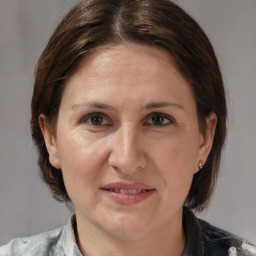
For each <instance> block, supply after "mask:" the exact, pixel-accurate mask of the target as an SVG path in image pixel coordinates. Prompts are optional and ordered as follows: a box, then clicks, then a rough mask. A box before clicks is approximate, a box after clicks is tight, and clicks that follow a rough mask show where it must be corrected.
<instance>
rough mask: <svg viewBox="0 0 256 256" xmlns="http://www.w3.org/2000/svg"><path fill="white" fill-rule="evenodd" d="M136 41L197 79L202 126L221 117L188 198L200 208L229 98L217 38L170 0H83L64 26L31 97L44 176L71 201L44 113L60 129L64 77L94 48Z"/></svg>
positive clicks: (56, 193) (57, 194) (41, 64)
mask: <svg viewBox="0 0 256 256" xmlns="http://www.w3.org/2000/svg"><path fill="white" fill-rule="evenodd" d="M123 42H125V43H137V44H146V45H151V46H156V47H160V48H163V49H165V50H166V51H167V52H169V54H170V55H171V56H172V57H173V59H174V60H175V63H176V66H177V68H178V70H179V71H180V73H181V74H182V75H183V77H184V78H185V79H186V80H187V81H188V82H189V83H190V85H191V88H192V91H193V93H194V97H195V100H196V103H197V110H198V119H199V125H200V129H201V132H204V131H205V129H206V127H205V117H206V116H207V115H208V114H209V113H210V112H215V113H216V115H217V118H218V123H217V127H216V133H215V137H214V141H213V146H212V149H211V152H210V154H209V157H208V159H207V161H206V163H205V165H204V167H203V169H202V170H200V171H199V172H198V173H196V174H195V175H194V178H193V182H192V186H191V189H190V191H189V194H188V196H187V199H186V202H185V204H186V205H187V206H188V207H189V208H190V209H193V210H197V211H201V210H203V209H204V208H205V207H206V206H207V205H208V203H209V200H210V198H211V195H212V193H213V190H214V187H215V184H216V180H217V176H218V170H219V163H220V157H221V150H222V146H223V144H224V141H225V136H226V115H227V110H226V100H225V92H224V87H223V81H222V76H221V72H220V69H219V65H218V62H217V59H216V56H215V54H214V51H213V48H212V46H211V43H210V42H209V40H208V38H207V36H206V35H205V33H204V32H203V31H202V29H201V28H200V26H199V25H198V24H197V22H196V21H195V20H194V19H192V18H191V17H190V16H189V15H188V14H187V13H186V12H185V11H184V10H182V9H181V8H180V7H178V6H177V5H176V4H174V3H172V2H171V1H169V0H157V1H156V0H86V1H81V2H80V3H79V4H77V5H76V6H75V7H74V8H73V9H71V10H70V11H69V12H68V14H67V15H66V16H65V17H64V18H63V20H62V21H61V22H60V24H59V25H58V27H57V29H56V30H55V32H54V33H53V35H52V37H51V38H50V40H49V42H48V44H47V46H46V48H45V50H44V51H43V53H42V55H41V57H40V59H39V61H38V65H37V69H36V74H35V85H34V94H33V98H32V104H31V109H32V118H31V130H32V137H33V139H34V142H35V144H36V146H37V148H38V151H39V166H40V169H41V176H42V178H43V180H44V181H45V182H46V183H47V184H48V185H49V187H50V189H51V192H52V194H53V197H54V198H55V199H57V200H59V201H65V202H68V201H70V199H69V196H68V194H67V191H66V189H65V185H64V182H63V177H62V172H61V171H60V170H57V169H55V168H54V167H53V166H51V164H50V162H49V155H48V152H47V149H46V146H45V142H44V139H43V136H42V133H41V130H40V127H39V123H38V117H39V115H40V114H42V113H43V114H44V115H45V116H46V117H47V118H48V121H49V123H50V124H51V125H52V126H53V127H54V126H55V120H56V119H57V116H58V111H59V107H60V102H61V98H62V92H63V90H64V88H65V81H66V79H67V78H68V77H70V76H72V74H73V73H74V71H75V70H76V68H77V66H78V64H79V63H80V61H81V60H82V58H84V57H85V56H86V55H87V54H88V53H89V52H90V51H91V50H93V49H95V48H97V47H99V46H102V45H105V44H109V43H117V44H118V43H123Z"/></svg>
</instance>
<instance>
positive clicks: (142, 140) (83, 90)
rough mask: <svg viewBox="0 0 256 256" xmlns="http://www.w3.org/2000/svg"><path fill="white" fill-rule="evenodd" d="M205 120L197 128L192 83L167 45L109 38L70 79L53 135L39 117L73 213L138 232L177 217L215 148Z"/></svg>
mask: <svg viewBox="0 0 256 256" xmlns="http://www.w3.org/2000/svg"><path fill="white" fill-rule="evenodd" d="M206 121H207V125H208V128H209V129H207V132H206V135H205V136H203V135H202V134H201V133H200V130H199V125H198V118H197V110H196V103H195V100H194V98H193V95H192V92H191V89H190V87H189V85H188V83H187V81H186V80H185V79H184V78H183V77H182V76H181V75H180V73H179V72H178V71H177V69H176V68H175V66H174V64H173V61H172V59H171V57H170V56H169V55H168V53H166V52H165V51H164V50H161V49H158V48H155V47H149V46H139V45H118V46H113V45H112V46H105V47H102V48H99V49H98V50H97V51H94V52H93V53H91V55H89V56H87V57H86V59H84V60H83V62H82V63H81V64H80V66H79V68H78V70H77V71H76V72H75V74H74V75H73V76H72V77H71V78H70V79H69V80H68V81H67V84H66V88H65V90H64V94H63V98H62V102H61V106H60V110H59V116H58V121H57V128H56V134H55V136H53V135H51V133H50V131H49V130H47V128H46V127H47V126H46V125H44V122H46V121H45V119H43V120H41V127H42V130H43V133H44V136H45V140H46V144H47V148H48V151H49V155H50V162H51V164H52V165H53V166H54V167H55V168H61V170H62V172H63V176H64V182H65V186H66V189H67V192H68V194H69V197H70V199H71V200H72V202H73V203H74V206H75V211H76V214H77V218H78V220H79V222H80V223H83V225H85V226H86V225H87V226H88V227H91V228H96V229H100V230H103V231H104V232H107V233H109V234H112V235H116V236H118V237H120V238H124V239H136V238H140V237H143V236H146V235H148V234H150V233H151V234H152V232H158V230H160V229H166V228H171V227H173V225H176V224H177V223H181V219H182V206H183V203H184V200H185V199H186V196H187V194H188V191H189V188H190V186H191V182H192V178H193V175H194V174H195V173H196V172H197V171H198V162H199V161H200V160H202V161H203V163H204V162H205V161H206V158H207V155H208V153H209V150H210V148H211V143H212V139H213V134H214V127H215V124H216V117H215V115H214V114H211V115H210V116H209V118H208V119H207V120H206ZM61 170H60V171H61ZM154 234H155V233H154Z"/></svg>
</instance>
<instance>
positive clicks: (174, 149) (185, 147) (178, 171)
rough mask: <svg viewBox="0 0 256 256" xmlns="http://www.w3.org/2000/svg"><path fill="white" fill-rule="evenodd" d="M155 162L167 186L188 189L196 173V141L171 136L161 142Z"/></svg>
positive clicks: (156, 152) (155, 154)
mask: <svg viewBox="0 0 256 256" xmlns="http://www.w3.org/2000/svg"><path fill="white" fill-rule="evenodd" d="M159 146H160V147H158V149H156V150H155V152H154V154H153V155H154V160H153V162H154V163H155V164H156V165H157V166H156V169H158V170H159V174H160V176H161V178H162V180H163V182H164V183H165V185H166V186H171V187H172V188H173V187H176V188H177V189H180V187H182V186H184V188H185V189H188V188H189V187H190V185H191V181H192V178H193V175H194V166H195V161H196V155H197V147H196V145H195V142H194V141H192V140H191V139H189V138H185V137H184V139H179V138H178V137H176V138H170V139H166V140H164V141H162V142H161V145H159Z"/></svg>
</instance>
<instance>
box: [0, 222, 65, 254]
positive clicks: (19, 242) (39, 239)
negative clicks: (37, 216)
mask: <svg viewBox="0 0 256 256" xmlns="http://www.w3.org/2000/svg"><path fill="white" fill-rule="evenodd" d="M64 228H65V227H62V228H58V229H55V230H52V231H49V232H45V233H42V234H39V235H35V236H31V237H24V238H16V239H13V240H11V241H10V242H9V243H8V244H6V245H4V246H2V247H0V256H18V255H22V256H32V255H37V256H40V255H59V254H58V253H57V252H58V250H60V248H61V247H60V246H59V242H60V237H61V235H62V233H63V230H64ZM59 252H60V251H59ZM56 253H57V254H56Z"/></svg>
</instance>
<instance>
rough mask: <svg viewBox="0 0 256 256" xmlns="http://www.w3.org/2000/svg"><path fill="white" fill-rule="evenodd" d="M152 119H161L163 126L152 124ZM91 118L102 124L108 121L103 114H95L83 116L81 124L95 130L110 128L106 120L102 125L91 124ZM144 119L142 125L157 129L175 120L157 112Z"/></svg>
mask: <svg viewBox="0 0 256 256" xmlns="http://www.w3.org/2000/svg"><path fill="white" fill-rule="evenodd" d="M154 117H155V118H156V117H158V118H162V119H163V124H154V123H153V122H154V121H152V118H154ZM92 118H100V119H101V120H102V121H103V122H104V120H105V121H106V120H107V119H108V118H107V116H106V115H105V114H103V113H98V112H96V113H91V114H88V115H87V116H85V117H84V118H83V119H82V123H87V124H88V125H91V126H93V127H96V128H100V127H102V126H111V122H109V121H108V120H107V121H106V122H107V123H106V124H102V123H100V124H93V123H92V120H91V121H89V120H90V119H92ZM145 119H146V120H147V121H146V122H144V123H143V124H144V125H146V126H149V125H153V126H155V127H159V128H160V127H165V126H168V125H171V124H172V123H174V122H175V120H174V119H173V118H172V117H170V116H169V115H166V114H163V113H158V112H156V113H151V114H149V115H148V116H147V117H146V118H145ZM166 120H167V123H166ZM149 122H151V123H149Z"/></svg>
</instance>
